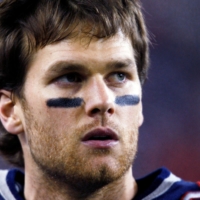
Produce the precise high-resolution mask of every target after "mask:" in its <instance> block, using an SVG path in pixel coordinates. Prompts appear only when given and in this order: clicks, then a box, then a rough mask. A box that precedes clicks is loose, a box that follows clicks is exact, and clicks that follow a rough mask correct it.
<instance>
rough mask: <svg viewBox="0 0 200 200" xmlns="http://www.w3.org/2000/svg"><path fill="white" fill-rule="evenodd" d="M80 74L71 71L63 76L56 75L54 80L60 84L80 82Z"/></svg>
mask: <svg viewBox="0 0 200 200" xmlns="http://www.w3.org/2000/svg"><path fill="white" fill-rule="evenodd" d="M82 79H83V78H82V76H81V75H80V74H78V73H76V72H71V73H68V74H65V75H63V76H60V77H58V78H57V79H56V80H55V83H57V84H59V85H60V84H61V85H65V84H66V85H67V84H74V83H80V82H81V81H82Z"/></svg>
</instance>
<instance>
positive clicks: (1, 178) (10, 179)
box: [0, 169, 24, 200]
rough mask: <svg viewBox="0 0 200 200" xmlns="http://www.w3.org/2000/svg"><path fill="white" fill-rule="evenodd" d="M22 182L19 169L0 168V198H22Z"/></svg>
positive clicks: (22, 175)
mask: <svg viewBox="0 0 200 200" xmlns="http://www.w3.org/2000/svg"><path fill="white" fill-rule="evenodd" d="M23 184H24V174H23V172H21V171H20V170H17V169H12V170H0V200H23Z"/></svg>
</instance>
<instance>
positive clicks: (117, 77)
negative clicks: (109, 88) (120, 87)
mask: <svg viewBox="0 0 200 200" xmlns="http://www.w3.org/2000/svg"><path fill="white" fill-rule="evenodd" d="M125 80H126V75H125V74H124V73H122V72H118V73H113V74H111V75H110V76H109V78H108V82H113V83H122V82H124V81H125Z"/></svg>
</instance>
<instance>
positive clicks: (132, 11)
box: [0, 0, 149, 167]
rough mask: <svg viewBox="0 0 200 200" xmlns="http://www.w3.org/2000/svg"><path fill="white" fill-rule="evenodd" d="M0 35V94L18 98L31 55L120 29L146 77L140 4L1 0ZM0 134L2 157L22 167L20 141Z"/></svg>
mask: <svg viewBox="0 0 200 200" xmlns="http://www.w3.org/2000/svg"><path fill="white" fill-rule="evenodd" d="M0 30H1V31H0V89H6V90H9V91H12V92H13V93H14V94H15V95H17V96H18V97H22V95H23V92H22V91H23V90H22V89H23V84H24V81H25V76H26V72H27V70H28V67H29V65H30V63H31V59H32V56H33V54H34V52H36V51H37V50H38V49H39V48H43V47H45V46H46V45H49V44H53V43H56V42H59V41H61V40H64V39H70V38H72V37H76V34H79V33H84V34H87V35H88V36H91V37H97V38H109V37H112V36H114V35H115V34H116V33H117V32H119V30H121V31H122V33H123V34H124V35H125V36H127V37H129V38H130V39H131V41H132V46H133V48H134V50H135V58H136V62H137V68H138V74H139V78H140V81H141V83H143V82H144V80H145V79H146V77H147V69H148V56H149V55H148V37H147V32H146V28H145V24H144V20H143V16H142V13H141V7H140V4H139V2H138V0H34V1H29V0H4V1H3V2H2V3H1V4H0ZM75 30H76V31H75ZM77 30H78V31H77ZM0 131H1V135H0V152H1V154H2V155H3V156H4V157H5V158H6V159H7V160H8V161H9V162H10V163H12V164H14V165H16V166H19V167H23V166H24V161H23V153H22V148H21V144H20V142H19V139H18V137H17V136H15V135H12V134H10V133H7V132H6V131H5V129H4V128H3V126H2V125H1V130H0Z"/></svg>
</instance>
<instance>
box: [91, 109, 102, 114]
mask: <svg viewBox="0 0 200 200" xmlns="http://www.w3.org/2000/svg"><path fill="white" fill-rule="evenodd" d="M99 112H101V111H100V109H98V108H94V109H93V110H92V111H91V114H92V115H95V114H97V113H99Z"/></svg>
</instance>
